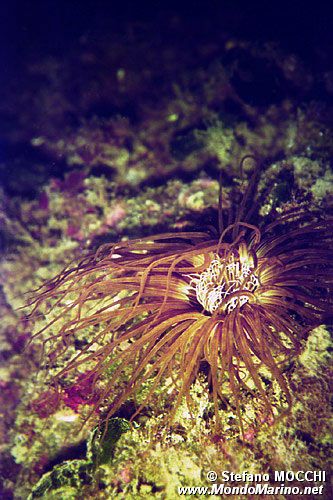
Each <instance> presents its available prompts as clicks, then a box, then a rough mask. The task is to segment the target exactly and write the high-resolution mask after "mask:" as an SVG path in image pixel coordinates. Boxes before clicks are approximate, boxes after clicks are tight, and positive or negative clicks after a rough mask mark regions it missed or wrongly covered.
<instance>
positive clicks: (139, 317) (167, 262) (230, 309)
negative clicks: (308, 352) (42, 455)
mask: <svg viewBox="0 0 333 500" xmlns="http://www.w3.org/2000/svg"><path fill="white" fill-rule="evenodd" d="M252 186H253V182H252ZM250 192H251V189H250V188H249V189H248V190H247V193H250ZM246 197H248V195H247V196H245V197H244V199H243V202H241V204H240V207H239V209H238V212H237V214H236V216H235V219H234V222H233V223H231V224H229V225H227V226H226V227H225V228H224V229H223V228H222V222H221V221H222V212H221V214H220V229H221V231H220V234H219V235H218V236H213V235H212V234H210V232H209V231H207V232H178V233H175V232H170V233H166V234H159V235H155V236H150V237H146V238H140V239H135V240H130V241H123V242H120V243H116V244H105V245H103V246H101V247H100V248H99V249H98V250H97V252H96V253H94V254H91V255H88V256H87V257H85V258H84V259H83V260H82V261H81V262H79V263H78V264H76V265H74V266H72V267H70V268H67V269H65V270H64V271H63V272H62V273H60V275H59V276H57V277H56V278H54V279H52V280H50V281H48V282H47V283H46V284H45V285H44V286H43V288H42V289H41V291H40V292H39V293H38V294H37V296H36V297H35V298H34V300H33V304H34V307H33V312H36V311H41V310H42V309H43V305H44V307H45V308H46V310H50V309H53V319H52V320H51V321H49V323H48V324H47V326H46V327H45V328H43V330H41V331H39V332H37V333H36V334H35V335H34V338H35V337H36V336H40V335H41V334H42V333H43V332H45V330H46V332H49V334H48V335H47V337H46V336H45V334H44V337H43V346H44V348H45V349H44V351H45V353H46V355H45V354H44V359H47V360H48V361H49V365H48V366H55V365H56V364H57V362H58V361H59V360H66V361H65V364H63V366H64V367H63V368H61V369H60V371H59V372H58V373H56V375H52V377H51V385H52V386H53V387H54V388H57V391H58V393H59V394H60V395H61V394H62V393H63V391H64V385H65V384H64V380H65V379H66V377H68V376H69V374H72V375H74V376H76V377H80V378H81V380H82V376H83V375H82V372H83V373H86V376H87V378H89V381H90V383H91V381H92V380H93V385H94V386H95V387H98V398H97V399H96V390H95V392H94V396H93V398H94V404H93V407H94V409H96V408H101V407H106V408H107V410H106V411H105V418H106V420H108V419H109V418H110V417H111V416H113V415H115V414H116V412H117V411H118V410H119V409H120V408H121V407H122V405H123V404H124V403H125V402H126V401H128V400H129V399H130V398H134V397H135V395H136V394H137V393H138V392H140V387H142V385H143V384H145V386H146V390H145V394H144V398H143V401H141V404H137V406H136V410H135V412H134V414H133V415H132V418H134V417H135V416H136V415H137V414H138V413H139V412H141V411H142V410H143V408H145V407H146V406H147V405H148V404H149V403H151V402H152V400H153V396H154V394H155V393H156V392H157V391H158V388H159V386H160V385H161V384H162V383H163V381H165V380H166V379H168V380H169V381H171V382H170V383H171V386H172V391H171V392H170V391H169V396H168V397H169V398H170V405H169V406H170V407H171V409H170V408H169V409H168V410H167V412H166V414H167V423H169V424H170V423H171V422H172V421H173V419H174V417H175V415H176V412H177V410H178V409H179V407H180V405H181V403H182V400H183V398H186V401H187V403H188V406H189V408H190V409H191V405H192V400H191V396H190V389H191V385H192V384H193V382H194V381H195V380H196V378H197V376H198V373H199V371H200V370H201V369H202V366H203V364H205V366H206V367H208V369H206V377H207V389H208V391H209V394H210V397H211V401H212V402H213V407H214V415H215V419H214V420H215V425H216V428H217V429H219V428H220V424H221V419H220V411H221V409H220V407H221V404H220V401H221V400H225V392H226V388H229V389H228V392H227V393H228V398H227V399H228V402H229V403H230V405H231V407H232V408H234V411H235V413H236V415H237V416H238V421H239V423H240V426H241V429H242V432H244V430H243V423H242V421H243V419H244V418H246V415H244V412H243V411H242V394H247V395H249V394H250V395H251V394H252V395H253V396H254V397H255V398H256V400H257V401H260V405H261V415H263V414H264V415H265V417H264V419H266V420H270V421H274V420H277V418H278V417H279V416H280V415H282V414H283V413H285V412H286V411H288V410H289V409H290V407H291V404H292V394H291V390H290V388H289V385H288V381H287V378H286V376H285V374H284V373H283V369H284V367H285V366H286V362H287V361H289V360H290V359H291V358H292V357H293V356H295V355H296V354H297V353H299V351H300V349H301V346H302V341H303V340H304V339H305V338H306V336H307V334H308V332H309V331H310V330H311V329H313V328H314V327H316V326H318V325H319V324H321V323H323V322H324V321H325V319H326V318H327V317H328V316H330V315H331V314H332V305H333V302H332V284H333V272H332V271H333V264H332V262H333V259H332V251H333V239H332V226H333V220H332V219H325V218H322V217H321V216H320V215H318V214H313V213H306V211H304V210H303V209H297V210H293V211H291V212H289V213H285V214H283V215H281V216H279V217H278V218H277V219H276V220H274V221H271V222H270V223H268V224H266V225H265V224H264V221H263V222H262V223H261V228H260V229H259V227H257V226H255V225H253V224H250V223H249V222H248V221H247V217H245V216H244V214H245V212H247V213H249V211H247V210H246V202H245V201H244V200H245V199H246ZM54 311H57V313H56V314H55V313H54ZM58 325H59V326H58ZM87 331H89V335H91V339H90V340H89V341H87V340H85V342H82V338H81V337H80V336H81V335H82V332H87ZM80 339H81V340H80ZM74 344H75V345H76V347H75V349H73V345H74ZM62 363H64V362H63V361H62ZM85 370H86V371H85ZM106 373H107V374H108V375H107V377H105V374H106ZM74 378H75V377H74ZM101 378H103V383H100V382H99V381H100V379H101ZM272 382H275V384H277V386H276V387H279V388H280V392H282V394H283V395H284V396H283V397H281V398H280V401H282V408H277V404H276V401H275V402H274V403H273V402H272V400H271V398H270V396H269V393H268V388H267V386H269V384H271V383H272ZM147 387H148V388H147ZM87 400H88V402H89V396H88V398H87Z"/></svg>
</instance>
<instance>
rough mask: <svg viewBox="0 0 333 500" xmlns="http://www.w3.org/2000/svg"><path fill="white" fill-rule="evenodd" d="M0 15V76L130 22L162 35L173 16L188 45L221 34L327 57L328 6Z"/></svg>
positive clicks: (52, 0) (100, 5)
mask: <svg viewBox="0 0 333 500" xmlns="http://www.w3.org/2000/svg"><path fill="white" fill-rule="evenodd" d="M1 11H2V12H1V19H2V21H1V24H2V27H1V38H2V40H1V47H2V48H1V50H2V65H3V70H8V69H10V68H11V69H13V68H14V69H15V68H17V66H18V65H19V64H20V62H21V61H22V60H23V59H24V58H25V57H27V56H29V55H31V54H34V55H36V54H41V55H45V54H48V53H55V54H58V55H59V54H61V53H62V52H63V51H66V50H67V49H68V48H69V47H70V46H71V44H73V43H75V41H76V40H77V39H78V38H79V37H80V36H82V35H85V36H86V37H88V38H89V37H90V38H91V39H93V38H94V37H96V36H100V34H101V33H103V32H105V33H108V32H110V30H112V31H113V32H118V31H120V32H121V31H122V30H123V29H124V25H126V24H127V23H131V22H133V21H139V22H143V23H145V22H149V23H152V24H153V25H154V26H155V29H157V30H158V29H161V30H163V26H164V20H165V18H166V17H168V16H170V15H172V14H173V13H174V14H175V15H177V16H179V17H180V19H181V22H182V23H183V29H184V37H192V43H197V42H198V39H197V37H199V38H200V37H201V36H205V38H206V37H214V35H215V34H216V33H217V32H218V31H220V30H225V31H227V32H228V34H229V35H234V36H241V37H242V38H246V39H250V40H257V41H258V42H261V41H265V40H276V41H278V42H279V43H280V44H281V45H282V46H285V47H287V48H288V50H294V51H295V52H298V53H299V54H300V55H302V56H303V57H304V58H307V59H310V60H311V61H313V62H314V61H315V59H316V51H317V50H318V48H319V49H321V50H325V51H326V52H327V54H331V53H332V44H333V36H332V31H333V29H332V27H333V23H332V4H331V2H329V1H327V2H320V1H319V2H306V1H299V0H294V1H293V0H290V1H280V2H274V1H273V2H271V1H262V2H258V1H251V0H238V1H237V0H192V1H191V2H190V1H186V2H184V1H183V2H182V1H178V2H177V1H174V0H170V1H158V0H155V1H153V0H151V1H140V0H124V1H113V0H99V1H98V0H76V1H75V0H72V1H71V0H44V1H43V0H38V1H33V0H32V1H24V0H22V1H19V0H17V1H14V2H10V1H9V0H6V1H5V2H4V4H3V5H2V7H1ZM171 43H172V41H171Z"/></svg>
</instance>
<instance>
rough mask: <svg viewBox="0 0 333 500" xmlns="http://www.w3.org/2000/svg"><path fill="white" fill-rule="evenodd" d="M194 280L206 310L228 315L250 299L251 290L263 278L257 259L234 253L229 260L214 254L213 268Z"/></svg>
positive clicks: (210, 266) (252, 290)
mask: <svg viewBox="0 0 333 500" xmlns="http://www.w3.org/2000/svg"><path fill="white" fill-rule="evenodd" d="M192 283H193V285H194V287H195V292H196V297H197V301H198V302H199V303H200V304H201V305H202V306H203V308H204V309H205V310H206V311H208V312H209V313H211V314H213V313H215V312H219V313H226V314H228V313H230V312H231V311H233V310H234V309H236V307H241V306H242V305H244V304H245V303H246V302H248V301H249V292H250V293H253V292H254V291H255V290H257V288H258V286H259V279H258V277H257V276H256V274H255V273H254V266H253V259H252V258H250V257H249V256H248V255H245V256H244V255H243V256H240V255H239V254H238V252H233V253H231V255H229V256H228V257H227V258H225V259H223V258H221V257H220V256H219V255H217V254H214V258H213V260H212V261H211V263H210V265H209V267H208V268H207V269H206V270H205V271H203V272H202V273H200V274H198V275H197V276H195V277H193V280H192ZM242 291H244V292H245V293H244V294H242Z"/></svg>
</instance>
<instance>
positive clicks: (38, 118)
mask: <svg viewBox="0 0 333 500" xmlns="http://www.w3.org/2000/svg"><path fill="white" fill-rule="evenodd" d="M209 23H210V18H209V16H206V17H205V16H203V19H202V22H201V23H200V22H198V21H196V23H195V24H194V26H189V24H188V23H187V22H186V21H185V18H184V16H183V15H182V14H177V13H170V12H168V13H166V14H165V15H164V16H163V15H161V17H160V18H159V19H158V22H157V21H156V19H155V20H151V19H148V20H146V19H145V20H138V21H134V20H132V19H131V20H126V21H125V22H123V24H121V25H120V26H119V28H118V30H117V29H116V30H114V31H113V32H108V33H105V32H102V30H101V31H100V32H99V31H97V35H96V36H92V35H91V34H90V35H89V31H88V32H87V33H86V34H85V35H82V36H81V37H80V38H78V39H77V40H76V41H75V43H71V44H70V46H69V47H68V50H66V51H65V52H63V53H62V54H61V55H59V54H57V53H49V52H47V51H45V53H43V54H36V53H34V52H33V51H32V52H31V53H30V56H29V57H28V58H26V60H25V62H24V65H23V66H22V72H23V78H16V79H14V80H13V85H12V86H11V87H8V89H7V91H6V96H5V97H6V98H5V99H4V100H3V101H2V102H1V104H0V121H1V131H2V139H1V141H2V146H3V147H2V151H3V154H2V156H1V157H0V182H1V207H0V208H1V212H0V221H1V228H0V245H1V246H0V248H1V253H2V259H1V262H0V275H1V277H0V280H1V289H0V312H1V317H2V318H3V319H2V324H1V336H0V349H1V368H0V399H1V402H0V407H1V414H2V415H1V416H2V418H1V424H0V439H1V443H2V444H1V449H0V453H1V458H0V462H1V465H0V479H1V480H2V489H0V496H1V498H8V499H10V498H20V499H21V498H27V497H29V498H50V499H51V498H56V497H58V498H66V499H67V498H68V499H69V498H73V499H74V498H101V499H104V498H118V497H119V498H129V499H130V498H133V499H134V498H161V499H162V498H163V499H164V498H170V499H172V498H175V495H176V493H175V492H176V491H177V487H179V486H193V485H210V483H209V482H208V480H207V479H206V472H208V471H209V470H216V471H223V470H230V471H234V472H242V471H244V470H247V471H249V472H251V473H264V472H271V471H274V470H328V465H327V464H328V462H329V457H330V456H331V450H332V426H331V423H330V422H331V420H330V419H331V410H330V393H329V388H328V383H329V380H330V376H331V375H332V371H331V361H332V347H333V346H332V341H331V337H330V334H331V333H332V329H333V328H332V324H326V325H322V326H320V327H318V328H316V329H315V330H313V331H312V332H311V333H310V334H309V337H308V339H307V340H306V341H304V343H303V345H302V354H301V356H299V357H298V358H296V359H294V360H292V362H291V363H290V364H289V366H286V367H285V369H284V376H285V377H286V380H287V381H288V384H289V386H290V387H291V388H292V393H293V394H294V395H295V396H294V402H293V407H292V411H291V414H290V415H289V416H288V417H286V418H285V419H282V420H281V421H280V422H279V423H277V424H276V425H274V426H272V425H270V422H267V421H264V419H262V420H260V408H258V409H257V410H256V414H254V413H253V409H252V399H253V396H252V395H251V394H249V393H246V392H245V391H244V394H242V412H243V415H244V416H245V417H248V418H249V420H251V422H253V423H251V424H249V425H248V426H247V427H246V429H245V435H244V436H243V438H242V436H241V435H240V433H239V428H238V425H237V418H236V411H235V408H234V407H232V405H229V404H228V397H229V396H230V394H228V390H227V389H226V391H225V399H226V403H225V405H221V408H220V413H221V418H222V429H223V430H222V432H221V433H220V434H216V433H214V430H213V425H212V413H213V412H212V402H211V394H209V391H207V373H205V369H204V367H203V369H202V370H201V373H200V375H199V377H198V378H197V380H196V381H195V383H194V384H193V385H192V387H191V397H192V399H193V401H194V403H195V404H194V406H193V415H192V417H191V415H190V414H189V411H188V409H187V406H186V404H185V402H184V403H183V404H182V405H181V407H180V408H179V410H178V412H177V417H176V420H175V422H174V425H173V426H172V427H171V428H165V427H164V426H163V423H162V419H161V418H160V416H161V415H162V416H163V414H164V415H165V414H166V413H167V412H169V411H171V406H172V401H169V400H168V397H167V395H168V387H169V382H170V381H168V380H164V381H162V382H161V387H159V389H158V397H157V398H156V407H154V405H153V404H150V405H149V406H147V408H146V409H145V411H144V412H142V414H140V416H139V417H138V418H137V419H136V421H135V422H134V424H133V425H130V424H129V418H130V416H131V415H132V414H133V413H134V410H135V405H136V403H137V402H136V401H134V400H133V398H132V399H131V400H129V401H128V402H127V403H126V404H125V405H123V407H122V408H121V409H120V411H119V412H118V414H117V415H116V416H115V418H113V419H111V420H110V421H109V425H108V428H107V430H106V431H105V432H104V434H103V431H104V430H105V429H103V428H102V429H98V424H99V423H100V416H101V414H102V413H103V412H104V411H105V408H100V412H96V413H95V414H94V416H93V422H92V423H90V424H89V426H88V427H84V428H83V430H82V429H81V423H82V418H84V417H85V416H86V415H87V414H88V413H89V411H90V410H91V406H92V402H93V401H94V397H95V400H96V398H97V395H96V394H94V393H93V390H96V387H93V384H89V380H88V381H87V380H86V379H85V380H84V383H82V384H81V385H80V384H78V385H77V386H76V387H75V388H73V387H64V388H63V389H64V393H65V394H66V397H65V398H64V400H63V401H62V402H61V405H60V407H59V406H58V405H57V404H56V401H54V400H52V391H50V387H48V386H47V385H46V384H45V378H46V377H45V376H44V374H43V372H42V371H40V370H39V366H40V358H41V355H42V351H41V344H40V343H38V342H37V343H36V344H33V345H32V347H30V348H29V349H26V350H24V346H25V345H26V343H27V341H28V340H29V338H30V337H31V335H32V333H33V332H34V331H36V330H38V329H39V328H42V327H43V325H45V324H46V323H47V320H46V318H45V317H39V318H37V319H34V320H33V319H29V318H27V317H26V316H25V311H24V310H23V311H22V310H19V309H18V308H20V307H21V306H23V305H24V304H25V303H26V302H27V297H28V295H26V294H28V293H29V292H31V291H32V290H34V289H36V288H38V287H39V286H40V285H41V284H42V283H43V281H44V280H47V279H51V278H52V277H54V276H55V275H56V274H57V273H59V272H60V271H61V270H62V269H63V268H64V267H65V266H67V265H68V264H69V263H71V262H72V261H74V260H77V259H82V258H83V257H84V256H85V255H86V254H87V253H88V252H90V251H95V250H96V249H97V248H98V247H99V245H101V244H103V243H109V242H117V241H119V240H121V239H122V240H123V241H126V240H127V239H128V238H140V237H141V238H143V237H146V236H150V235H154V234H159V233H163V232H169V231H177V230H178V231H202V230H206V229H207V227H215V228H216V229H217V228H218V196H219V177H220V175H221V178H222V192H223V210H224V211H225V212H227V210H228V209H229V208H230V207H231V206H232V203H234V201H235V197H236V198H237V197H238V198H239V199H241V196H242V194H243V193H244V190H245V185H246V182H247V181H248V180H249V178H250V176H251V173H252V171H253V165H252V164H251V162H249V163H245V165H244V171H240V168H239V165H240V161H241V159H242V157H243V156H245V155H248V154H252V155H255V156H256V157H258V158H260V160H262V161H264V162H265V169H264V171H263V173H262V175H261V177H260V181H259V185H258V189H259V192H260V196H261V198H260V199H261V200H262V204H261V206H260V207H259V214H260V216H261V217H270V218H271V219H274V217H275V216H277V215H283V214H284V213H286V212H287V211H288V210H290V209H292V208H296V207H301V208H302V209H304V210H309V211H311V210H313V211H319V212H321V213H323V214H325V215H329V214H330V215H331V216H332V208H333V205H332V198H333V190H332V185H333V173H332V163H331V159H332V153H333V134H332V126H333V114H332V107H333V76H332V72H331V71H330V70H329V67H328V65H327V55H326V53H325V50H324V49H322V48H321V47H318V61H319V62H318V61H317V64H316V65H313V64H312V63H311V61H309V60H307V59H306V57H304V54H299V53H297V51H293V50H292V49H290V50H288V48H286V47H285V46H283V44H279V43H277V42H276V41H274V42H271V41H270V40H269V37H268V38H267V39H266V40H265V41H254V40H253V39H251V37H248V38H247V37H246V36H242V33H240V32H238V33H237V35H235V34H233V33H232V32H229V31H228V28H227V26H224V25H223V26H222V28H223V29H222V28H221V29H220V30H218V29H216V25H215V28H214V29H212V31H211V32H209V29H208V28H209ZM158 27H159V28H160V29H158ZM184 30H185V33H187V34H188V36H189V37H190V35H191V37H192V38H191V40H192V42H189V41H188V40H187V37H185V38H184V36H183V33H184ZM193 35H196V37H194V36H193ZM51 317H52V313H51ZM328 323H329V321H328ZM91 334H92V329H89V328H87V329H86V330H85V331H84V332H82V333H81V334H80V338H78V339H77V343H76V345H74V346H73V347H72V351H71V352H70V355H74V354H75V352H76V351H78V350H79V349H80V348H81V347H82V346H84V345H85V343H87V340H88V339H89V338H90V337H91ZM65 362H66V360H64V363H65ZM62 368H63V365H61V363H60V361H59V359H57V363H56V365H54V366H52V365H49V366H48V367H47V369H48V370H49V374H56V373H57V372H58V371H60V370H61V369H62ZM102 384H103V382H102ZM267 390H268V392H269V394H270V398H271V399H272V401H274V402H275V403H276V404H278V403H279V402H281V401H283V397H284V396H283V394H282V393H281V390H280V388H279V387H278V385H277V384H276V385H274V384H271V385H269V384H268V385H267ZM147 391H148V387H147V386H145V385H143V387H141V388H140V393H139V394H138V396H137V397H138V400H139V402H141V401H142V400H143V399H144V397H145V394H146V393H147ZM41 395H43V396H44V397H40V396H41ZM193 417H194V418H193ZM324 494H325V495H326V496H324V498H329V491H328V485H326V486H325V489H324ZM29 495H30V496H29Z"/></svg>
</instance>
